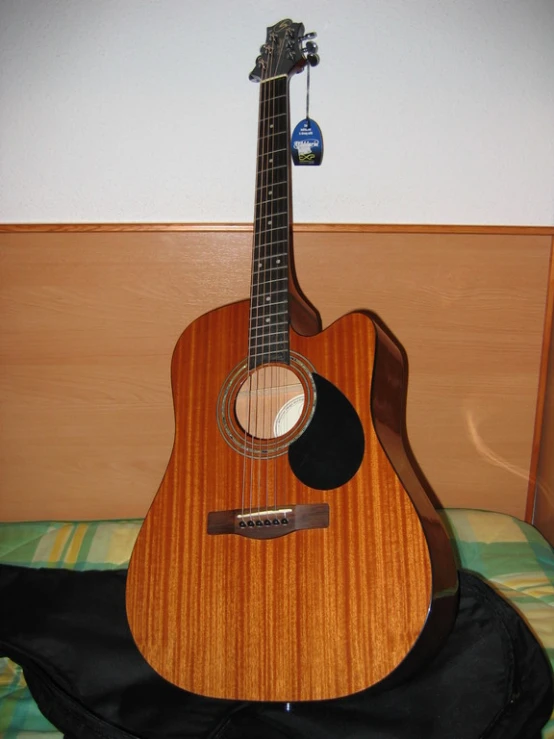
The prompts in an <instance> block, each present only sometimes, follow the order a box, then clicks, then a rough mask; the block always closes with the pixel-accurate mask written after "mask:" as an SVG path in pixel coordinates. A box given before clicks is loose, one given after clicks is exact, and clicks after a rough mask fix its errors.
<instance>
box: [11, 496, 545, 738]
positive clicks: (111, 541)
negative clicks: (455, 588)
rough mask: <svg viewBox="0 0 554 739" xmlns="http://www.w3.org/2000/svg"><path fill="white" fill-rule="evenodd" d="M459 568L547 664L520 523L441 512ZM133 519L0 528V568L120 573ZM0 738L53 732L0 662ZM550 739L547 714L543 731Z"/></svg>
mask: <svg viewBox="0 0 554 739" xmlns="http://www.w3.org/2000/svg"><path fill="white" fill-rule="evenodd" d="M442 515H443V518H444V522H445V524H446V526H447V529H448V531H449V534H450V536H451V538H452V541H453V543H454V546H455V549H456V553H457V557H458V561H459V565H460V567H463V568H465V569H467V570H471V571H473V572H477V573H479V574H480V575H482V576H483V577H485V578H486V579H487V580H488V581H489V582H490V583H491V584H492V585H493V586H494V587H495V588H496V589H497V590H498V591H499V592H500V593H501V594H502V595H503V596H504V597H505V598H507V599H508V600H509V601H510V602H511V603H512V604H513V605H514V606H515V607H516V608H517V610H518V611H519V612H520V613H521V614H522V616H523V617H524V618H525V619H526V621H527V623H528V624H529V626H530V627H531V629H532V630H533V632H534V633H535V635H536V636H537V637H538V639H539V640H540V642H541V643H542V644H543V646H544V648H545V650H546V652H547V653H548V656H549V658H550V660H551V662H552V664H553V665H554V554H553V551H552V548H551V547H550V545H549V544H548V543H547V542H546V541H545V539H544V538H543V537H542V536H541V535H540V534H539V533H538V532H537V531H536V530H535V529H534V528H533V527H532V526H529V525H528V524H525V523H522V522H521V521H518V520H517V519H515V518H511V517H510V516H506V515H504V514H500V513H491V512H488V511H474V510H447V511H445V512H444V513H443V514H442ZM140 524H141V522H140V521H135V520H133V521H94V522H90V521H89V522H86V523H77V522H75V523H69V522H39V523H5V524H0V562H4V563H7V564H15V565H25V566H29V567H64V568H70V569H75V570H93V569H116V568H121V567H125V566H126V565H127V563H128V562H129V557H130V555H131V551H132V548H133V544H134V541H135V538H136V536H137V533H138V531H139V528H140ZM0 737H3V738H4V739H39V737H40V739H54V738H58V737H59V738H60V739H61V737H62V735H61V733H59V732H58V731H56V730H55V729H54V727H53V726H52V725H51V724H50V723H49V722H48V721H46V719H45V718H44V717H43V716H42V715H41V713H40V712H39V710H38V708H37V707H36V704H35V703H34V701H33V699H32V698H31V696H30V694H29V691H28V690H27V687H26V685H25V680H24V678H23V675H22V672H21V669H20V668H19V667H18V666H17V665H16V664H14V663H13V662H11V661H10V660H8V659H5V658H0ZM543 739H554V716H553V718H552V719H551V720H550V721H549V723H548V725H547V726H546V727H545V729H544V731H543Z"/></svg>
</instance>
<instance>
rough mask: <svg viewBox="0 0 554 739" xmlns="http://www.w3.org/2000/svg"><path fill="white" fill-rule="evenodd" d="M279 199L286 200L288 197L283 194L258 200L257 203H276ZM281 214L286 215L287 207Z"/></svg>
mask: <svg viewBox="0 0 554 739" xmlns="http://www.w3.org/2000/svg"><path fill="white" fill-rule="evenodd" d="M279 200H288V198H287V196H286V195H283V196H281V197H280V198H270V199H269V200H260V201H259V203H258V205H265V204H266V203H277V202H278V201H279ZM283 215H288V209H287V210H286V211H284V212H283Z"/></svg>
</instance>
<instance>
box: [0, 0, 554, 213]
mask: <svg viewBox="0 0 554 739" xmlns="http://www.w3.org/2000/svg"><path fill="white" fill-rule="evenodd" d="M284 17H291V18H293V20H295V21H303V22H304V23H305V25H306V28H307V30H316V31H317V32H318V34H319V38H318V42H319V45H320V52H321V58H322V62H321V65H320V66H319V67H318V68H316V69H315V70H314V71H313V74H312V105H311V113H312V115H313V117H314V118H315V119H316V120H317V121H318V122H319V123H320V125H321V126H322V128H323V134H324V138H325V158H324V163H323V166H322V167H320V168H319V169H301V168H295V169H294V182H295V185H294V191H295V220H296V221H298V222H300V221H302V222H306V221H308V222H312V221H315V222H370V223H380V222H386V223H474V224H487V223H493V224H525V225H550V224H554V143H553V138H554V0H366V1H365V2H363V1H362V0H341V1H340V2H339V1H338V0H320V1H319V2H315V0H304V2H302V3H299V2H289V1H286V2H277V1H276V0H236V1H235V2H230V1H226V0H195V2H190V1H189V0H181V1H179V0H148V1H147V0H94V1H91V0H88V1H87V0H1V3H0V136H1V140H0V187H1V191H0V221H2V222H28V223H31V222H83V221H92V222H113V221H138V222H148V221H164V222H165V221H184V222H188V221H226V222H237V221H250V220H251V219H252V203H253V183H254V156H255V136H256V120H255V118H256V115H257V90H258V88H257V86H256V85H254V84H253V83H251V82H249V81H248V73H249V72H250V70H251V68H252V66H253V63H254V59H255V57H256V55H257V53H258V47H259V46H260V45H261V43H262V42H263V41H264V40H265V28H266V26H268V25H272V24H273V23H275V22H276V21H278V20H280V19H281V18H284ZM304 93H305V75H299V76H298V77H297V78H296V79H294V80H293V82H292V96H293V123H295V122H296V120H298V119H300V118H301V117H302V116H303V114H304V98H303V96H304Z"/></svg>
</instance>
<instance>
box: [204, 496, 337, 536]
mask: <svg viewBox="0 0 554 739" xmlns="http://www.w3.org/2000/svg"><path fill="white" fill-rule="evenodd" d="M328 526H329V504H328V503H311V504H306V505H285V506H280V507H278V508H254V509H251V510H248V511H246V510H243V509H241V508H236V509H235V510H231V511H212V512H210V513H208V534H214V535H217V534H237V535H238V536H246V537H247V538H249V539H276V538H277V537H279V536H286V535H287V534H292V532H293V531H300V530H301V529H325V528H327V527H328Z"/></svg>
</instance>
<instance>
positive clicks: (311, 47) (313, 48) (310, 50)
mask: <svg viewBox="0 0 554 739" xmlns="http://www.w3.org/2000/svg"><path fill="white" fill-rule="evenodd" d="M304 51H305V52H306V54H317V44H314V42H313V41H307V42H306V45H305V46H304Z"/></svg>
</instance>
